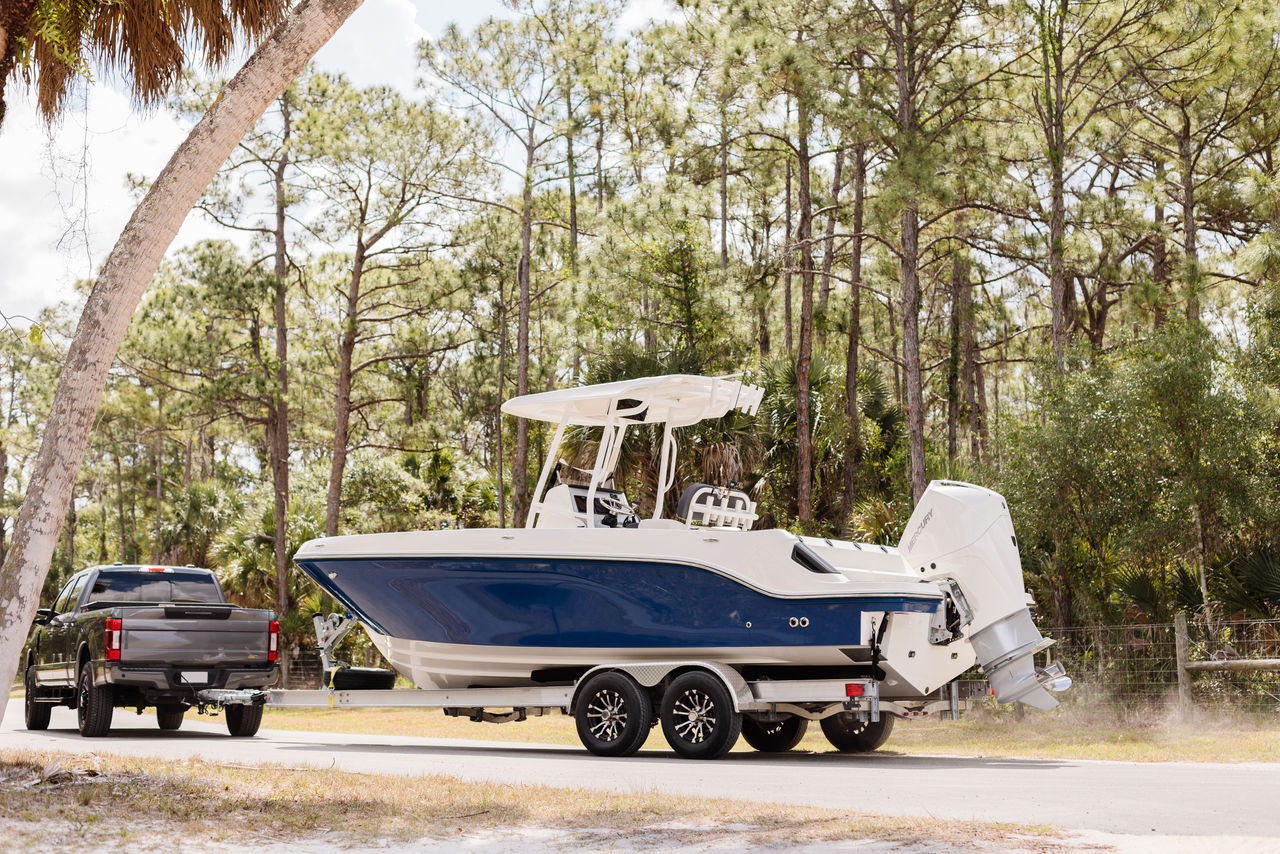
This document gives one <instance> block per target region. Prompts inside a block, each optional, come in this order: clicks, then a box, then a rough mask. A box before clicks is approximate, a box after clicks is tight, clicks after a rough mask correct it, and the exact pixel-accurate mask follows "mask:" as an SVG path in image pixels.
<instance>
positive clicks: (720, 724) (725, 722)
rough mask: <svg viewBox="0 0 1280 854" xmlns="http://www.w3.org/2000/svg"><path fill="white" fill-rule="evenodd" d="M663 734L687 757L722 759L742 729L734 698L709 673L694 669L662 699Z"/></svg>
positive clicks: (668, 741)
mask: <svg viewBox="0 0 1280 854" xmlns="http://www.w3.org/2000/svg"><path fill="white" fill-rule="evenodd" d="M661 717H662V734H663V735H665V736H666V737H667V744H670V745H671V748H672V750H674V751H675V752H676V753H678V754H680V755H681V756H683V757H684V758H685V759H719V758H720V757H721V756H724V755H725V754H726V753H728V752H729V750H730V748H732V747H733V745H734V744H735V743H736V742H737V740H738V734H739V733H740V732H742V715H740V714H739V713H738V712H736V711H734V709H733V697H731V696H730V695H729V689H727V688H725V687H724V683H723V682H721V681H720V680H719V679H717V678H716V677H714V676H712V675H711V674H710V673H707V672H705V671H701V670H695V671H692V672H690V673H685V674H684V675H682V676H679V677H677V678H676V680H675V681H674V682H672V683H671V687H670V688H668V689H667V693H666V696H665V697H664V698H663V702H662V716H661Z"/></svg>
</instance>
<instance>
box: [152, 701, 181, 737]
mask: <svg viewBox="0 0 1280 854" xmlns="http://www.w3.org/2000/svg"><path fill="white" fill-rule="evenodd" d="M186 713H187V707H186V706H184V705H182V704H181V703H165V704H164V705H162V706H156V723H157V724H158V725H159V726H160V729H163V730H175V729H178V728H180V727H181V726H182V716H183V715H185V714H186Z"/></svg>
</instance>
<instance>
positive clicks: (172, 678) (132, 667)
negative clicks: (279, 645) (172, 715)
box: [93, 661, 280, 698]
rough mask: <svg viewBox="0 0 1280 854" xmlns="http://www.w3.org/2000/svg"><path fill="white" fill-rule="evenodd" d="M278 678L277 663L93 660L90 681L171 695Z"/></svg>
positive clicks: (254, 684) (261, 684)
mask: <svg viewBox="0 0 1280 854" xmlns="http://www.w3.org/2000/svg"><path fill="white" fill-rule="evenodd" d="M279 678H280V666H279V665H277V664H272V665H270V666H265V667H264V666H261V665H257V666H245V667H234V666H232V667H227V666H225V665H219V666H214V667H208V666H206V667H201V666H200V665H197V664H190V665H171V664H131V663H130V664H121V663H120V662H118V661H95V662H94V663H93V681H94V683H95V684H97V685H115V686H117V687H119V688H126V689H135V690H138V691H141V692H143V693H144V694H147V695H154V694H163V695H166V696H170V697H173V698H179V697H188V696H189V697H194V696H195V693H196V692H197V691H201V690H203V689H206V688H222V689H229V690H236V689H240V688H268V687H270V686H272V685H275V684H276V682H277V681H278V680H279Z"/></svg>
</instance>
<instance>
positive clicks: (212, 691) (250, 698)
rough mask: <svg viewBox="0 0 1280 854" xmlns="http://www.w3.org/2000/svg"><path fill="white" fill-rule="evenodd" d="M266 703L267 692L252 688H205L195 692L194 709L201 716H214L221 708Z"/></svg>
mask: <svg viewBox="0 0 1280 854" xmlns="http://www.w3.org/2000/svg"><path fill="white" fill-rule="evenodd" d="M266 702H267V692H266V691H259V690H256V689H253V688H244V689H240V690H232V689H228V688H206V689H204V690H203V691H197V692H196V708H197V710H198V711H199V712H200V714H202V715H216V714H217V713H218V712H220V711H222V707H223V706H262V705H265V704H266Z"/></svg>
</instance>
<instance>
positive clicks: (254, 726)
mask: <svg viewBox="0 0 1280 854" xmlns="http://www.w3.org/2000/svg"><path fill="white" fill-rule="evenodd" d="M262 708H263V707H262V706H227V707H226V710H225V711H226V713H227V732H229V733H231V734H232V735H235V736H240V737H242V738H248V737H249V736H251V735H254V734H255V733H257V731H258V727H260V726H262Z"/></svg>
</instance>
